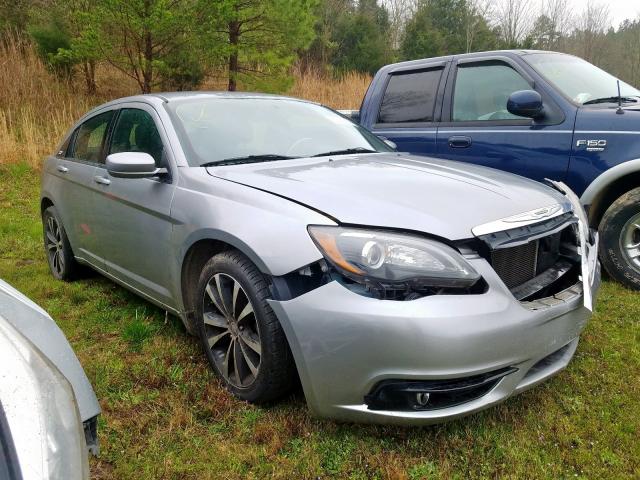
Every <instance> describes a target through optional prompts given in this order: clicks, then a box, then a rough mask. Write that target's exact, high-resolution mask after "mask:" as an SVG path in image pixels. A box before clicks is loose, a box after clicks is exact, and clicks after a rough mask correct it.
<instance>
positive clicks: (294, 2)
mask: <svg viewBox="0 0 640 480" xmlns="http://www.w3.org/2000/svg"><path fill="white" fill-rule="evenodd" d="M0 31H4V32H11V33H12V34H16V35H24V36H28V37H30V38H31V39H32V40H33V42H34V44H35V45H36V47H37V49H38V52H39V53H40V55H41V56H42V58H43V59H44V60H45V61H46V63H47V64H48V65H49V67H50V68H51V69H52V70H53V71H54V72H55V73H56V74H57V75H58V76H59V77H60V78H61V79H73V78H81V79H82V81H83V84H84V85H85V88H86V90H87V92H88V93H93V92H95V90H96V65H97V64H99V63H105V64H108V65H110V66H111V67H113V68H115V69H117V70H119V71H121V72H122V73H123V74H125V75H127V76H129V77H131V78H132V79H133V80H135V82H136V83H137V84H138V86H139V88H140V91H141V92H150V91H152V90H157V89H163V90H186V89H194V88H197V87H198V85H199V84H200V83H201V82H203V81H204V79H205V78H207V77H208V76H221V75H223V76H224V77H225V79H226V84H227V88H228V89H229V90H236V89H237V88H238V87H239V86H240V85H241V86H242V87H243V88H252V89H259V90H266V91H282V90H286V89H287V87H288V86H289V85H290V82H291V77H290V71H291V66H292V65H293V64H294V63H296V64H298V65H299V66H300V68H302V69H307V68H313V69H320V70H322V71H328V72H331V73H336V74H339V73H341V72H346V71H353V70H355V71H360V72H367V73H374V72H375V71H376V70H377V69H378V68H380V67H381V66H382V65H385V64H387V63H390V62H394V61H400V60H406V59H416V58H425V57H433V56H440V55H448V54H456V53H464V52H472V51H482V50H494V49H502V48H536V49H544V50H557V51H563V52H567V53H573V54H576V55H579V56H581V57H583V58H585V59H586V60H588V61H591V62H593V63H595V64H597V65H600V66H602V67H603V68H605V69H607V70H609V71H610V72H612V73H614V74H616V75H618V76H619V77H621V78H623V79H624V80H626V81H627V82H629V83H632V84H635V85H637V84H638V83H640V19H639V18H634V19H629V20H626V21H625V22H624V23H623V24H622V25H620V26H619V27H618V28H613V27H612V26H611V22H610V18H609V12H608V10H607V8H606V6H604V5H602V4H597V3H594V2H592V1H588V2H587V3H586V4H585V6H584V9H583V10H582V11H579V12H575V11H572V10H571V9H570V7H569V4H568V0H539V1H537V2H532V1H530V0H494V1H490V0H0Z"/></svg>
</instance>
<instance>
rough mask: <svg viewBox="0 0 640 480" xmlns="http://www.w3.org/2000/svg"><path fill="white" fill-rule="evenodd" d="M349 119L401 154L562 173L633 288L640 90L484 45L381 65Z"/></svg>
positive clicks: (595, 72) (561, 59) (609, 263)
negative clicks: (474, 49) (466, 51)
mask: <svg viewBox="0 0 640 480" xmlns="http://www.w3.org/2000/svg"><path fill="white" fill-rule="evenodd" d="M350 115H351V116H352V118H353V119H354V120H355V121H358V122H359V123H360V124H361V125H363V126H364V127H366V128H368V129H369V130H371V131H373V132H374V133H375V134H377V135H378V136H381V137H385V138H386V139H388V140H390V141H392V142H393V143H395V144H396V145H397V149H398V150H399V151H403V152H411V153H414V154H418V155H425V156H430V157H441V158H448V159H452V160H458V161H461V162H470V163H475V164H478V165H485V166H488V167H493V168H498V169H500V170H506V171H509V172H513V173H516V174H518V175H523V176H525V177H529V178H531V179H534V180H538V181H545V179H552V180H562V181H564V182H565V183H566V184H567V185H569V186H570V187H571V188H572V189H573V190H574V191H575V192H576V193H577V194H578V195H579V196H580V198H581V200H582V203H583V204H584V205H585V206H586V208H587V211H588V214H589V220H590V222H591V226H592V227H594V228H598V230H599V232H600V242H601V250H600V258H601V261H602V263H603V265H604V266H605V268H606V270H607V272H608V273H609V275H610V276H611V277H613V278H615V279H617V280H619V281H620V282H622V283H624V284H625V285H627V286H629V287H631V288H635V289H640V91H639V90H637V89H635V88H633V87H631V86H630V85H627V84H626V83H623V82H619V83H618V80H617V79H616V78H615V77H613V76H612V75H610V74H608V73H607V72H605V71H603V70H600V69H599V68H597V67H595V66H594V65H592V64H590V63H588V62H586V61H584V60H582V59H580V58H577V57H574V56H571V55H565V54H561V53H553V52H540V51H494V52H481V53H471V54H463V55H454V56H448V57H439V58H430V59H425V60H415V61H409V62H402V63H396V64H393V65H388V66H386V67H383V68H382V69H380V71H378V73H377V74H376V76H375V77H374V79H373V81H372V82H371V85H370V86H369V89H368V91H367V93H366V95H365V97H364V100H363V102H362V106H361V108H360V111H355V112H350ZM469 208H474V207H473V205H469Z"/></svg>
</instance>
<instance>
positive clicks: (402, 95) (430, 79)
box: [378, 68, 442, 123]
mask: <svg viewBox="0 0 640 480" xmlns="http://www.w3.org/2000/svg"><path fill="white" fill-rule="evenodd" d="M441 76H442V69H441V68H438V69H432V70H423V71H419V72H407V73H401V74H394V75H391V78H390V79H389V83H388V84H387V89H386V91H385V92H384V97H383V98H382V105H381V107H380V114H379V116H378V122H379V123H408V122H432V121H433V111H434V107H435V103H436V95H437V92H438V84H439V83H440V77H441Z"/></svg>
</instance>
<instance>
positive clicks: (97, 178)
mask: <svg viewBox="0 0 640 480" xmlns="http://www.w3.org/2000/svg"><path fill="white" fill-rule="evenodd" d="M93 180H94V181H95V182H96V183H99V184H100V185H111V180H109V179H108V178H104V177H101V176H100V175H96V176H95V177H93Z"/></svg>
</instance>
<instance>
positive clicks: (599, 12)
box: [574, 0, 611, 63]
mask: <svg viewBox="0 0 640 480" xmlns="http://www.w3.org/2000/svg"><path fill="white" fill-rule="evenodd" d="M610 25H611V17H610V14H609V7H608V6H607V5H605V4H600V3H594V2H593V1H592V0H589V1H588V2H587V5H586V7H585V9H584V10H583V11H582V13H580V14H579V15H578V16H577V18H576V22H575V30H574V35H575V37H576V39H577V40H578V42H577V43H578V45H579V48H580V51H579V52H578V53H579V55H580V56H581V57H582V58H584V59H585V60H587V61H589V62H592V63H597V61H598V60H599V59H600V58H601V56H602V54H603V52H602V49H601V48H600V47H601V46H602V45H603V43H604V37H605V34H606V31H607V29H608V28H609V26H610Z"/></svg>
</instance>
